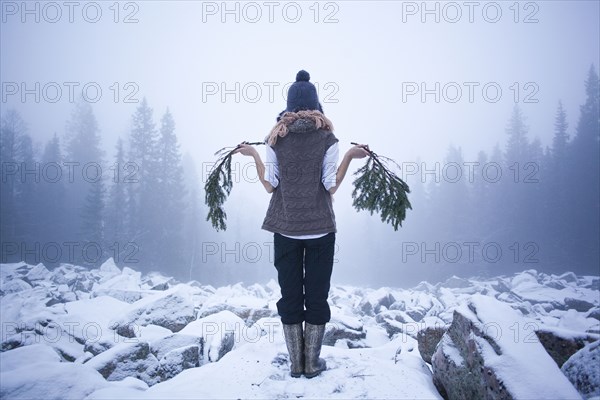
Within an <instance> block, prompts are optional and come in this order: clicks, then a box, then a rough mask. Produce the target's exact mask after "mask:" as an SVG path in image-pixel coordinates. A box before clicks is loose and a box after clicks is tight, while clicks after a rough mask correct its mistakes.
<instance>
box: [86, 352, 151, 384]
mask: <svg viewBox="0 0 600 400" xmlns="http://www.w3.org/2000/svg"><path fill="white" fill-rule="evenodd" d="M84 365H87V366H90V367H92V368H94V369H95V370H96V371H98V372H100V374H102V376H103V377H104V378H106V379H107V380H109V381H120V380H123V379H124V378H126V377H128V376H131V377H134V378H137V379H140V380H142V381H144V382H146V383H147V384H148V385H149V386H152V385H154V384H156V383H158V382H160V381H161V366H160V363H159V361H158V360H157V359H156V357H155V356H154V354H152V353H151V352H150V346H149V345H148V343H147V342H138V343H119V344H117V345H115V346H113V347H111V348H110V349H108V350H106V351H104V352H102V353H100V354H98V355H97V356H95V357H93V358H91V359H90V360H89V361H87V362H86V363H85V364H84Z"/></svg>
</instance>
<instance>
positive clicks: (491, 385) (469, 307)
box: [432, 295, 580, 400]
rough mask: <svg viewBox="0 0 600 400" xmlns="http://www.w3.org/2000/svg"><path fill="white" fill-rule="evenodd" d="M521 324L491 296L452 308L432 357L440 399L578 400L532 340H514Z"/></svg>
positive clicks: (519, 319)
mask: <svg viewBox="0 0 600 400" xmlns="http://www.w3.org/2000/svg"><path fill="white" fill-rule="evenodd" d="M524 323H525V320H524V319H523V318H522V316H521V315H519V314H518V312H517V311H515V310H513V309H512V308H511V307H510V306H509V305H507V304H503V303H501V302H499V301H498V300H496V299H494V298H491V297H485V296H482V295H473V296H471V297H470V298H469V299H468V300H467V301H466V302H465V303H464V304H462V305H461V306H459V307H457V308H456V309H455V310H454V314H453V319H452V323H451V325H450V327H449V328H448V330H447V331H446V333H444V335H443V336H442V339H441V341H440V343H439V344H438V346H437V348H436V351H435V353H434V354H433V356H432V367H433V381H434V384H435V385H436V387H437V388H438V390H439V391H440V393H441V394H442V396H443V397H445V398H447V399H450V400H453V399H525V398H569V399H571V398H580V396H579V394H578V393H577V391H576V390H575V388H574V387H573V385H571V383H570V382H569V381H568V380H567V379H566V377H565V376H564V375H563V374H562V373H561V371H560V369H559V368H558V366H557V365H556V364H555V363H554V362H553V361H552V359H551V358H550V356H549V355H548V353H546V351H545V350H544V348H543V346H542V345H541V344H540V343H539V341H537V338H536V337H535V336H534V337H533V340H525V339H524V338H522V336H521V340H515V337H514V335H513V333H514V331H515V326H517V327H523V326H524ZM515 324H516V325H515ZM511 327H512V329H511ZM521 329H523V328H521ZM524 331H525V332H526V330H524ZM520 333H521V334H522V332H520Z"/></svg>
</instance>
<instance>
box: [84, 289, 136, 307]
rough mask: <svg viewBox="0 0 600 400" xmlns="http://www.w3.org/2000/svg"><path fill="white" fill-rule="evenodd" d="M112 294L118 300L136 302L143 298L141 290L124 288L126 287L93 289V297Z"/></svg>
mask: <svg viewBox="0 0 600 400" xmlns="http://www.w3.org/2000/svg"><path fill="white" fill-rule="evenodd" d="M100 296H110V297H113V298H115V299H117V300H121V301H124V302H126V303H130V304H131V303H135V302H136V301H138V300H140V299H141V298H142V292H140V291H139V290H124V289H110V288H108V289H104V288H102V289H94V290H93V291H92V298H93V297H100Z"/></svg>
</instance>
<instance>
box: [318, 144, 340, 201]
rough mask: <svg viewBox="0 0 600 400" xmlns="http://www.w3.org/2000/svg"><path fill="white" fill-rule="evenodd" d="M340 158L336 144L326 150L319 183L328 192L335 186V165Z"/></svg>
mask: <svg viewBox="0 0 600 400" xmlns="http://www.w3.org/2000/svg"><path fill="white" fill-rule="evenodd" d="M339 157H340V151H339V147H338V142H335V143H334V144H332V145H331V146H329V148H328V149H327V152H326V153H325V157H324V158H323V171H322V174H321V175H322V178H321V181H322V182H323V186H325V189H327V190H329V189H331V188H332V187H334V186H335V185H336V184H337V179H336V175H337V163H338V159H339Z"/></svg>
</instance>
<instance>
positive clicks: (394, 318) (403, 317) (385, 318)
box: [375, 310, 417, 338]
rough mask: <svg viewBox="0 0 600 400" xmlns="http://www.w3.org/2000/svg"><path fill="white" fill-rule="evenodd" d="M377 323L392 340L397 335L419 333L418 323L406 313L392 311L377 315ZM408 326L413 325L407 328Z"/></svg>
mask: <svg viewBox="0 0 600 400" xmlns="http://www.w3.org/2000/svg"><path fill="white" fill-rule="evenodd" d="M375 321H376V322H377V323H378V324H379V325H381V326H382V327H383V328H384V329H385V330H386V331H387V333H388V336H389V337H390V338H391V337H393V336H394V335H395V334H397V333H401V332H406V333H409V332H412V333H417V329H416V326H417V323H416V322H415V321H414V320H413V319H412V318H411V317H410V316H409V315H408V314H407V313H406V312H404V311H399V310H390V311H383V312H380V313H379V314H377V316H376V317H375ZM407 325H411V326H410V327H407Z"/></svg>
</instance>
